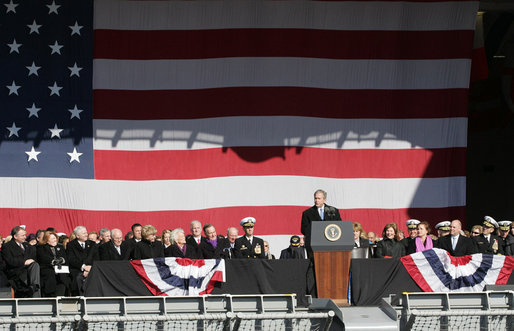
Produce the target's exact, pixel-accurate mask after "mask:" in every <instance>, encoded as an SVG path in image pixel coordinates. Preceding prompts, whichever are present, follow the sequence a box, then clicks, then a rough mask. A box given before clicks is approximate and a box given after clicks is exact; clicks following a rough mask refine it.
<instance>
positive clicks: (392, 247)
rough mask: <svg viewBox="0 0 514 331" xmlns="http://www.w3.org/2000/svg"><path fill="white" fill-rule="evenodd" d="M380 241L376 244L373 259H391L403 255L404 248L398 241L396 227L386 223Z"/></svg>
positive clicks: (394, 224)
mask: <svg viewBox="0 0 514 331" xmlns="http://www.w3.org/2000/svg"><path fill="white" fill-rule="evenodd" d="M382 238H383V239H382V240H381V241H379V242H378V244H377V250H376V252H375V257H378V258H381V257H385V258H391V257H402V256H404V255H405V246H403V244H402V243H400V241H399V240H398V239H399V238H398V225H396V223H388V224H386V226H385V227H384V231H382Z"/></svg>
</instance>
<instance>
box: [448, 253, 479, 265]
mask: <svg viewBox="0 0 514 331" xmlns="http://www.w3.org/2000/svg"><path fill="white" fill-rule="evenodd" d="M472 259H473V256H471V255H465V256H457V257H455V256H450V262H451V264H453V265H454V266H457V267H458V266H460V265H466V264H468V263H469V261H471V260H472Z"/></svg>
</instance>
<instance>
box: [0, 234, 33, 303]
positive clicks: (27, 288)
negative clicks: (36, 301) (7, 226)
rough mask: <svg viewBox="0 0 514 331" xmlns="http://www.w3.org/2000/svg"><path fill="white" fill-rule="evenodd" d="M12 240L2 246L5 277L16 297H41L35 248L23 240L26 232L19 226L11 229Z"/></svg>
mask: <svg viewBox="0 0 514 331" xmlns="http://www.w3.org/2000/svg"><path fill="white" fill-rule="evenodd" d="M11 236H12V240H11V241H9V242H8V243H6V244H4V245H3V247H2V257H3V259H4V261H5V270H6V275H7V278H8V279H9V280H10V281H11V283H12V285H13V287H14V291H15V296H16V297H33V298H39V297H41V291H40V284H41V283H40V273H39V272H40V268H39V264H38V263H37V262H36V248H35V247H34V246H32V245H29V243H27V242H26V241H25V239H26V238H27V232H26V231H25V229H24V228H22V227H20V226H15V227H14V228H13V229H12V231H11Z"/></svg>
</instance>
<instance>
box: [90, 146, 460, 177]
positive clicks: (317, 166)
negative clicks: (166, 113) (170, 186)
mask: <svg viewBox="0 0 514 331" xmlns="http://www.w3.org/2000/svg"><path fill="white" fill-rule="evenodd" d="M206 160H208V161H207V163H206ZM319 160H330V162H325V161H323V162H320V161H319ZM94 162H95V176H96V178H97V179H116V180H161V179H198V178H212V177H225V176H265V175H290V176H319V175H320V174H323V177H327V178H421V177H424V178H437V177H453V176H465V175H466V148H464V147H462V148H442V149H433V150H425V149H398V150H389V149H388V150H385V149H369V150H367V149H341V150H335V149H325V148H310V147H233V148H212V149H199V150H175V151H169V150H168V151H102V150H95V152H94ZM334 165H336V166H334Z"/></svg>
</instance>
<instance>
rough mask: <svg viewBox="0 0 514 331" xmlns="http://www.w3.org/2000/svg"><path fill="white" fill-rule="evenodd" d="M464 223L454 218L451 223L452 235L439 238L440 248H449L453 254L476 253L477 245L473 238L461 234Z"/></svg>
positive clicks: (438, 244)
mask: <svg viewBox="0 0 514 331" xmlns="http://www.w3.org/2000/svg"><path fill="white" fill-rule="evenodd" d="M461 230H462V223H461V221H460V220H453V221H452V222H451V225H450V235H449V236H444V237H441V238H439V239H438V240H437V246H438V247H439V248H442V249H445V250H447V251H448V252H449V253H450V255H452V256H464V255H470V254H474V253H476V246H475V244H474V242H473V240H472V239H471V238H468V237H465V236H463V235H462V234H461Z"/></svg>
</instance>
